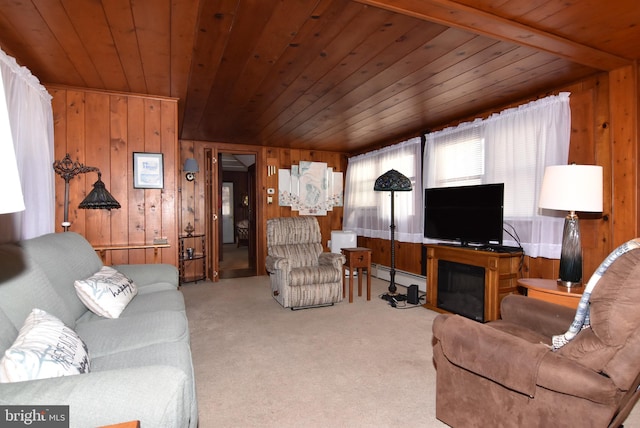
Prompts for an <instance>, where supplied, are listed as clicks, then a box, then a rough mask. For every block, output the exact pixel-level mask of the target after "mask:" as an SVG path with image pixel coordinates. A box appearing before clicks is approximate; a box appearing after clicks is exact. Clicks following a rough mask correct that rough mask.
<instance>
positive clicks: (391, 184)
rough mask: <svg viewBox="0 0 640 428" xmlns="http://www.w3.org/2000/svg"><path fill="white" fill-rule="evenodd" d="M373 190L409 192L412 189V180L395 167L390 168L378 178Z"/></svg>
mask: <svg viewBox="0 0 640 428" xmlns="http://www.w3.org/2000/svg"><path fill="white" fill-rule="evenodd" d="M373 190H377V191H381V192H391V191H393V192H409V191H411V180H409V179H408V178H407V177H406V176H404V175H403V174H401V173H400V172H398V171H396V170H395V169H390V170H389V171H387V172H385V173H384V174H382V175H381V176H380V177H378V178H376V182H375V184H374V186H373Z"/></svg>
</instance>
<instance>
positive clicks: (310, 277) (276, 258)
mask: <svg viewBox="0 0 640 428" xmlns="http://www.w3.org/2000/svg"><path fill="white" fill-rule="evenodd" d="M267 254H268V255H267V259H266V268H267V271H268V272H269V276H270V277H271V290H272V293H273V297H274V298H275V299H276V300H277V301H278V302H279V303H280V304H281V305H282V306H283V307H285V308H291V309H302V308H308V307H312V306H328V305H333V304H334V303H336V302H340V301H341V300H342V265H343V264H344V262H345V258H344V256H343V255H342V254H335V253H328V252H323V248H322V236H321V234H320V226H319V225H318V220H317V219H316V218H315V217H307V216H305V217H282V218H273V219H269V220H267Z"/></svg>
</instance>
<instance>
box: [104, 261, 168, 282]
mask: <svg viewBox="0 0 640 428" xmlns="http://www.w3.org/2000/svg"><path fill="white" fill-rule="evenodd" d="M113 268H114V269H116V270H118V271H119V272H122V273H123V274H125V275H126V276H127V277H129V278H131V279H132V280H133V281H134V282H135V283H136V285H137V286H139V287H144V286H146V285H152V284H158V283H165V284H169V285H171V286H173V287H175V288H178V269H177V268H176V267H175V266H173V265H170V264H164V263H158V264H126V265H114V266H113Z"/></svg>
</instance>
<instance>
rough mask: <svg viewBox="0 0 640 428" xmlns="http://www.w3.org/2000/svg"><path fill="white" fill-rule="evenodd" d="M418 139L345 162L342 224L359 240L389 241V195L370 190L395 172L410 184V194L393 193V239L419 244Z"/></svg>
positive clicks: (420, 229)
mask: <svg viewBox="0 0 640 428" xmlns="http://www.w3.org/2000/svg"><path fill="white" fill-rule="evenodd" d="M421 147H422V144H421V139H420V138H413V139H411V140H408V141H405V142H403V143H400V144H396V145H394V146H390V147H385V148H384V149H381V150H376V151H373V152H369V153H365V154H363V155H359V156H354V157H352V158H350V159H349V164H348V166H347V174H346V185H345V201H344V224H343V228H344V229H345V230H352V231H354V232H356V233H357V234H358V235H360V236H366V237H369V238H381V239H390V229H389V226H390V225H391V202H390V199H389V198H390V192H377V191H374V190H373V185H374V183H375V181H376V179H377V178H378V177H379V176H381V175H382V174H384V173H385V172H387V171H389V170H391V169H395V170H397V171H399V172H400V173H402V174H404V175H405V176H406V177H407V178H409V180H411V184H412V188H413V190H412V191H411V192H394V198H395V199H394V214H395V219H394V224H395V225H396V229H395V231H394V237H395V238H396V239H397V240H398V241H403V242H422V235H423V232H422V211H423V205H422V186H421V176H420V171H421V167H420V164H421V160H422V153H421Z"/></svg>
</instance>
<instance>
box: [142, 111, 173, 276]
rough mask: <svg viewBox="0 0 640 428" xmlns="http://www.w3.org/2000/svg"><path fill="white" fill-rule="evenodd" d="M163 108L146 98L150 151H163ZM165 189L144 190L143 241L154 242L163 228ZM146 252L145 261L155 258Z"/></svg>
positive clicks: (147, 147)
mask: <svg viewBox="0 0 640 428" xmlns="http://www.w3.org/2000/svg"><path fill="white" fill-rule="evenodd" d="M161 110H162V104H161V102H160V101H157V100H145V115H144V134H145V138H144V151H145V152H149V153H162V141H161V129H162V120H161ZM166 161H167V159H166V155H165V154H163V164H164V163H166ZM163 190H164V189H145V190H144V219H145V223H144V240H143V241H142V242H145V243H146V242H153V239H154V238H155V237H156V236H158V233H159V231H160V230H161V226H162V223H161V219H159V218H158V216H159V214H161V205H162V198H161V196H162V191H163ZM143 251H144V252H145V263H150V260H153V250H152V249H148V250H143Z"/></svg>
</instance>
